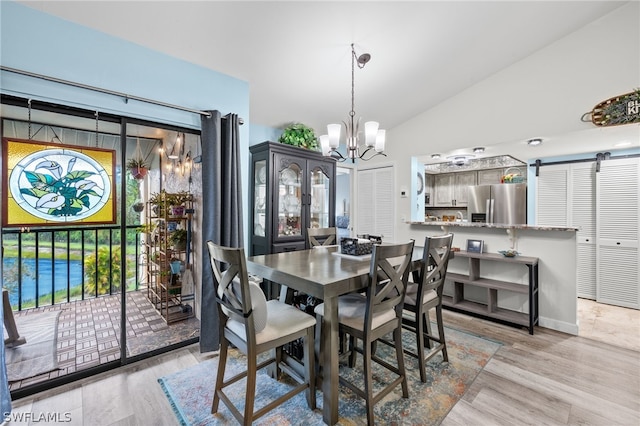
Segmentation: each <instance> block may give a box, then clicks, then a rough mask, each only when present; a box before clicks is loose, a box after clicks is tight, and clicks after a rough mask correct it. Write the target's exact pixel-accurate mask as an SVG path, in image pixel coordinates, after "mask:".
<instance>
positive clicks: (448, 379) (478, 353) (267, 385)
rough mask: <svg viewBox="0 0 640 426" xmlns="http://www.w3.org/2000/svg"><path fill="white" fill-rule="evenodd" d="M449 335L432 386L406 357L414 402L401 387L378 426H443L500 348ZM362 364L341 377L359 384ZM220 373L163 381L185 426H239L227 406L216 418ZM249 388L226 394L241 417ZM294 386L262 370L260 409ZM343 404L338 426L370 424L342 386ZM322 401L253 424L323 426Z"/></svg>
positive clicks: (234, 355) (240, 363)
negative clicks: (445, 358)
mask: <svg viewBox="0 0 640 426" xmlns="http://www.w3.org/2000/svg"><path fill="white" fill-rule="evenodd" d="M445 336H446V339H447V348H448V352H449V362H448V363H443V362H442V356H441V355H437V356H435V357H434V358H433V359H432V360H431V361H430V362H429V363H428V364H427V376H428V381H427V383H422V382H421V381H420V372H419V371H418V362H417V360H416V359H415V358H413V357H410V356H405V367H406V369H407V375H408V379H409V398H407V399H404V398H402V393H401V392H402V391H401V389H400V387H397V388H396V389H395V390H394V391H393V392H391V393H390V394H389V395H387V396H386V397H385V398H384V399H383V400H382V401H380V402H379V403H378V404H376V406H375V414H376V422H377V423H378V424H391V423H395V424H412V425H437V424H440V422H441V421H442V419H443V418H444V417H445V416H446V415H447V413H448V412H449V410H451V408H452V407H453V406H454V405H455V404H456V402H457V401H458V400H459V399H460V398H461V397H462V395H464V393H465V391H466V390H467V389H468V387H469V386H470V385H471V383H472V382H473V381H474V380H475V378H476V377H477V375H478V373H480V371H481V370H482V369H483V368H484V366H485V365H486V364H487V362H489V360H490V359H491V357H492V356H493V354H495V352H496V351H497V350H498V348H499V347H500V346H501V344H500V343H497V342H494V341H490V340H486V339H483V338H481V337H478V336H474V335H471V334H467V333H464V332H461V331H458V330H454V329H450V328H445ZM403 343H404V344H405V347H407V348H411V347H414V345H415V339H414V337H413V336H412V335H411V333H408V332H405V333H404V334H403ZM378 354H379V355H382V357H383V358H388V359H390V360H395V355H394V354H395V352H394V350H393V349H392V348H391V347H388V346H387V345H378ZM357 359H358V362H357V363H356V366H355V367H354V368H353V369H351V368H349V367H347V366H345V365H341V366H340V375H344V376H347V377H349V379H351V380H354V381H356V380H357V378H359V377H361V374H360V373H361V371H362V368H361V365H362V364H361V361H362V357H361V356H360V355H358V357H357ZM245 362H246V360H245V359H244V356H243V355H242V354H240V353H239V352H237V351H231V352H230V356H229V364H228V365H227V370H226V374H227V375H228V376H231V375H234V374H237V373H238V372H240V371H242V370H244V369H245V368H246V367H245V366H246V363H245ZM392 363H395V361H392ZM374 365H375V363H374ZM217 368H218V358H214V359H212V360H208V361H205V362H202V363H200V364H198V365H195V366H193V367H189V368H187V369H185V370H181V371H178V372H176V373H173V374H171V375H168V376H165V377H162V378H160V379H158V382H159V383H160V386H162V388H163V390H164V392H165V394H166V395H167V398H168V399H169V402H170V403H171V406H172V408H173V411H174V413H175V414H176V416H177V417H178V421H179V423H180V424H181V425H189V426H196V425H198V426H201V425H227V424H229V425H232V424H236V423H237V422H236V420H235V418H234V417H233V415H232V414H231V413H230V412H229V410H228V409H227V408H226V406H225V405H224V404H223V403H222V402H221V403H220V408H219V411H218V413H217V414H215V415H212V414H211V401H212V399H213V387H214V384H215V375H216V371H217ZM388 375H389V377H390V378H391V377H392V376H393V375H392V373H388ZM386 377H387V372H386V370H384V369H380V370H377V371H376V370H375V369H374V378H376V379H379V380H381V381H383V383H384V380H385V378H386ZM393 377H395V376H393ZM356 383H357V381H356ZM245 386H246V381H245V380H244V379H243V380H241V381H239V382H237V383H235V384H234V385H232V386H230V387H228V388H227V394H228V395H229V397H230V398H231V400H232V401H233V402H234V404H236V406H238V407H239V409H240V411H241V412H242V407H244V402H243V401H244V389H245ZM289 386H290V384H287V383H285V382H276V381H274V380H272V379H271V378H270V377H269V376H268V375H267V374H266V372H265V370H264V369H263V370H260V371H259V372H258V378H257V388H256V395H257V397H256V404H255V407H256V408H259V407H262V406H264V405H266V404H267V403H268V402H269V401H271V400H273V399H275V398H276V397H277V396H279V395H282V394H283V393H285V392H286V389H288V388H289ZM339 401H340V402H339V404H340V405H339V408H338V410H339V417H340V419H339V422H338V424H340V425H356V424H366V422H367V421H366V412H365V406H364V401H363V400H362V399H360V398H359V397H357V396H356V395H355V394H353V393H352V392H351V391H350V390H349V389H347V388H344V387H342V386H341V387H340V398H339ZM317 402H318V408H317V409H316V410H314V411H311V410H309V407H308V406H307V403H306V399H305V397H304V393H302V394H298V395H296V396H295V397H294V398H292V399H291V400H289V401H287V402H286V403H284V404H282V405H280V406H279V407H278V408H276V409H275V410H273V411H271V412H269V413H267V414H266V415H264V416H263V417H261V418H259V419H258V420H257V421H256V422H255V423H254V424H259V425H301V424H304V425H323V424H324V422H323V421H322V394H321V392H320V391H318V392H317Z"/></svg>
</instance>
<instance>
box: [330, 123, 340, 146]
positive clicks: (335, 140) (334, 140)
mask: <svg viewBox="0 0 640 426" xmlns="http://www.w3.org/2000/svg"><path fill="white" fill-rule="evenodd" d="M341 129H342V125H340V124H329V125H327V133H328V136H329V146H330V147H331V149H337V148H338V146H339V145H340V130H341Z"/></svg>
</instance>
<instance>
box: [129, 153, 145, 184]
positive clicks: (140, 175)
mask: <svg viewBox="0 0 640 426" xmlns="http://www.w3.org/2000/svg"><path fill="white" fill-rule="evenodd" d="M127 170H129V172H130V173H131V176H132V177H133V178H134V179H137V180H140V179H144V177H145V176H146V175H147V172H148V171H149V166H148V165H147V163H146V162H145V161H144V160H143V159H142V158H132V159H130V160H129V161H127Z"/></svg>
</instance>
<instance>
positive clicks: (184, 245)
mask: <svg viewBox="0 0 640 426" xmlns="http://www.w3.org/2000/svg"><path fill="white" fill-rule="evenodd" d="M176 195H177V194H167V193H165V192H162V193H160V195H159V197H160V200H159V203H158V204H152V203H147V206H146V225H145V226H144V229H145V231H146V233H145V238H144V245H145V251H146V255H147V262H146V274H147V279H146V281H147V297H148V298H149V301H150V302H151V304H152V305H153V306H154V308H155V309H156V310H157V311H158V313H160V316H162V318H163V319H164V320H165V322H166V323H167V324H169V323H172V322H176V321H181V320H184V319H187V318H191V317H193V316H194V312H195V309H194V301H195V289H194V286H193V282H192V280H191V281H190V280H187V279H186V278H187V276H186V271H188V270H189V269H191V251H190V249H191V247H190V244H191V216H192V214H193V200H192V198H191V196H190V195H189V196H188V200H187V201H186V202H185V203H184V204H182V209H173V210H172V209H171V208H170V207H169V204H170V202H169V200H170V199H171V198H172V197H175V196H176ZM161 206H165V207H161ZM178 237H180V238H178ZM172 263H173V266H172Z"/></svg>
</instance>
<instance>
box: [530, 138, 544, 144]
mask: <svg viewBox="0 0 640 426" xmlns="http://www.w3.org/2000/svg"><path fill="white" fill-rule="evenodd" d="M527 143H528V144H529V145H531V146H536V145H540V144H541V143H542V139H540V138H535V139H529V140H528V141H527Z"/></svg>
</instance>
